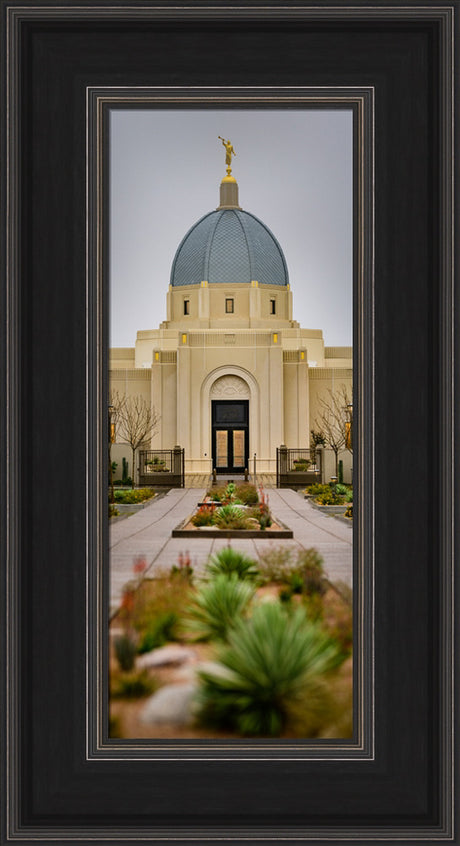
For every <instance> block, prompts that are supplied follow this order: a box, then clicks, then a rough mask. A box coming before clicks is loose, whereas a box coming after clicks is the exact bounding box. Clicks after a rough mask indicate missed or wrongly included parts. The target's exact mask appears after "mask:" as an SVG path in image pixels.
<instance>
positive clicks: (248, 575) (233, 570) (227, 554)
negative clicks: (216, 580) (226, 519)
mask: <svg viewBox="0 0 460 846" xmlns="http://www.w3.org/2000/svg"><path fill="white" fill-rule="evenodd" d="M258 573H259V571H258V568H257V566H256V563H255V561H253V559H252V558H249V557H248V556H247V555H245V554H244V553H243V552H238V550H237V549H233V547H231V546H226V547H224V548H223V549H220V550H219V551H218V552H216V554H215V555H213V556H212V557H211V558H210V559H209V561H208V562H207V564H206V575H207V576H211V577H213V576H218V575H221V574H223V575H225V576H231V575H233V574H235V575H236V576H237V577H238V578H239V579H255V578H256V577H257V576H258Z"/></svg>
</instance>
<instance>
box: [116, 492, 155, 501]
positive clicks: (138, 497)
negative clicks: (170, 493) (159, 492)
mask: <svg viewBox="0 0 460 846" xmlns="http://www.w3.org/2000/svg"><path fill="white" fill-rule="evenodd" d="M114 496H115V502H119V503H123V504H124V505H126V504H132V503H138V502H144V501H145V500H146V499H151V498H152V497H153V496H155V491H153V490H152V488H136V489H135V490H131V491H115V494H114Z"/></svg>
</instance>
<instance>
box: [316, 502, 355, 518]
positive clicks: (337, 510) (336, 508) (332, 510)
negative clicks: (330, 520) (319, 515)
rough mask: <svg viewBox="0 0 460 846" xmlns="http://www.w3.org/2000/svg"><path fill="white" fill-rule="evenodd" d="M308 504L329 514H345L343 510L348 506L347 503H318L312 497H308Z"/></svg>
mask: <svg viewBox="0 0 460 846" xmlns="http://www.w3.org/2000/svg"><path fill="white" fill-rule="evenodd" d="M310 505H312V506H313V508H317V509H318V511H322V512H323V514H331V515H333V516H336V515H341V514H345V511H346V510H347V508H348V503H345V504H344V505H320V504H319V502H315V501H314V499H310Z"/></svg>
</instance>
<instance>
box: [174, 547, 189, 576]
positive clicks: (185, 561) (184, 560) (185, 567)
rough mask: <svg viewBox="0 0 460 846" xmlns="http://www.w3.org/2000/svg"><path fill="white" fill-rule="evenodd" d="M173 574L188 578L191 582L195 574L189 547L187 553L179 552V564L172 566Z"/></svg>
mask: <svg viewBox="0 0 460 846" xmlns="http://www.w3.org/2000/svg"><path fill="white" fill-rule="evenodd" d="M171 576H180V578H182V579H186V580H187V581H189V582H191V580H192V576H193V567H192V562H191V560H190V555H189V552H188V549H186V550H185V555H183V553H182V552H179V557H178V559H177V566H176V565H175V564H174V565H173V566H172V567H171Z"/></svg>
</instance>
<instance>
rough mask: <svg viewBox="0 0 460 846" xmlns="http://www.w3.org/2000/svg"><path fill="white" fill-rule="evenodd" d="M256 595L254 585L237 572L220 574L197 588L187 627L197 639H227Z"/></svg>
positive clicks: (189, 609)
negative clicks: (231, 629)
mask: <svg viewBox="0 0 460 846" xmlns="http://www.w3.org/2000/svg"><path fill="white" fill-rule="evenodd" d="M253 595H254V587H253V585H252V584H251V583H250V582H248V581H241V580H240V579H239V578H238V576H237V575H236V573H232V574H231V575H229V576H228V575H225V574H223V573H221V574H219V575H217V576H216V577H215V578H214V579H212V581H211V582H208V583H207V584H203V585H202V586H201V587H200V589H199V590H198V591H197V593H196V595H195V597H194V601H193V604H192V605H190V607H189V608H188V619H187V620H186V627H187V629H189V631H191V632H193V634H194V635H195V639H196V640H215V639H217V640H225V638H226V637H227V633H228V631H229V629H230V627H231V626H233V624H234V623H235V620H236V619H237V618H239V617H241V616H242V615H244V614H245V613H246V611H247V609H248V606H249V603H250V601H251V599H252V597H253Z"/></svg>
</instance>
